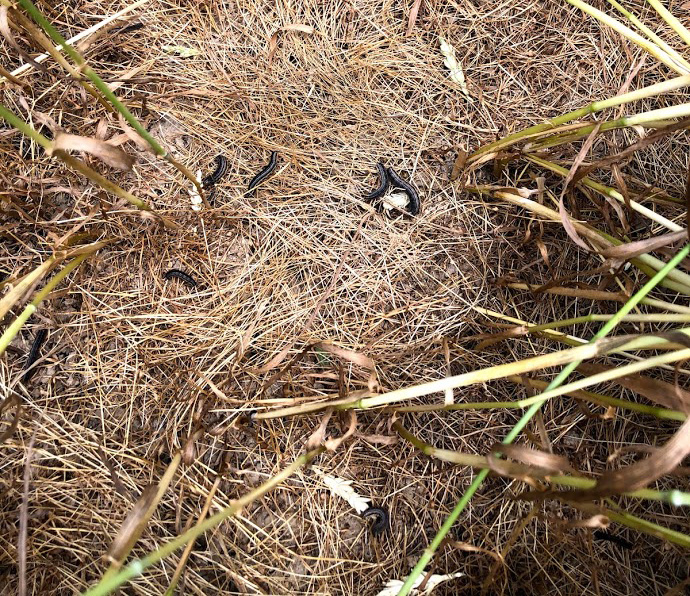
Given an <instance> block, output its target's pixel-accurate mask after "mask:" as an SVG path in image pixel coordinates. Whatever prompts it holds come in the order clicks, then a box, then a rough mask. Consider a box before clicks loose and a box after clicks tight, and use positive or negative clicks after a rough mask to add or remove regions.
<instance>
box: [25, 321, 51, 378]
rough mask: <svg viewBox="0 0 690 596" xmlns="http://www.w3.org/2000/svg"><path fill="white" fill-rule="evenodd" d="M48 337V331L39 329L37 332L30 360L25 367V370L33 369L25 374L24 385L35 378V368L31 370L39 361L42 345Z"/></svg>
mask: <svg viewBox="0 0 690 596" xmlns="http://www.w3.org/2000/svg"><path fill="white" fill-rule="evenodd" d="M47 336H48V330H47V329H39V330H38V331H37V332H36V338H35V339H34V343H33V344H31V351H30V352H29V358H28V359H27V361H26V365H25V366H24V368H25V369H31V370H27V371H26V372H25V373H24V379H23V381H24V384H26V383H28V382H29V379H31V377H33V375H34V373H35V372H36V369H35V368H31V365H32V364H33V363H34V362H36V360H38V356H39V353H40V351H41V345H42V344H43V342H44V341H45V339H46V337H47Z"/></svg>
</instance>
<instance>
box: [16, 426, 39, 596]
mask: <svg viewBox="0 0 690 596" xmlns="http://www.w3.org/2000/svg"><path fill="white" fill-rule="evenodd" d="M35 441H36V432H35V431H34V434H33V435H31V440H30V441H29V445H28V446H27V448H26V461H25V462H24V490H23V491H22V504H21V508H20V511H19V542H18V544H17V555H18V558H19V590H18V592H19V596H26V594H27V581H26V555H27V553H26V540H27V535H28V531H29V484H30V482H31V459H32V457H33V454H34V442H35Z"/></svg>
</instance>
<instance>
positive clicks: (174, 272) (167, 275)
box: [163, 269, 196, 288]
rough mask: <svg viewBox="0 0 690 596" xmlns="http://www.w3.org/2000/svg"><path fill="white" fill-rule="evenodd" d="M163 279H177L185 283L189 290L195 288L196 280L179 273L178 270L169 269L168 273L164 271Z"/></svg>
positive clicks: (186, 274) (182, 272)
mask: <svg viewBox="0 0 690 596" xmlns="http://www.w3.org/2000/svg"><path fill="white" fill-rule="evenodd" d="M163 278H164V279H179V280H180V281H182V282H184V283H186V284H187V285H188V286H189V287H190V288H194V287H196V280H195V279H194V278H193V277H192V276H191V275H189V274H188V273H185V272H184V271H180V270H179V269H171V270H170V271H166V272H165V275H163Z"/></svg>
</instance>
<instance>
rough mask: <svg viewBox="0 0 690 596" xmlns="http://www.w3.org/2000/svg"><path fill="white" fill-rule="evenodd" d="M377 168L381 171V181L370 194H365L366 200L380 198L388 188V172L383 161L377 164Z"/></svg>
mask: <svg viewBox="0 0 690 596" xmlns="http://www.w3.org/2000/svg"><path fill="white" fill-rule="evenodd" d="M376 169H377V170H378V171H379V180H380V181H381V182H380V184H379V186H378V188H375V189H374V190H372V191H371V192H370V193H369V194H367V195H364V200H366V201H373V200H374V199H378V198H379V197H380V196H382V195H383V193H385V192H386V190H387V189H388V174H386V168H385V167H384V165H383V164H382V163H381V162H379V163H377V164H376Z"/></svg>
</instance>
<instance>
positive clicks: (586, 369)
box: [577, 362, 690, 412]
mask: <svg viewBox="0 0 690 596" xmlns="http://www.w3.org/2000/svg"><path fill="white" fill-rule="evenodd" d="M612 368H614V367H612V366H605V365H603V364H596V363H594V362H583V363H581V364H580V365H579V366H578V367H577V370H578V371H579V372H581V373H582V374H584V375H586V376H592V375H596V374H598V373H602V372H606V371H608V370H611V369H612ZM612 381H613V382H614V383H616V384H618V385H621V386H622V387H625V388H626V389H630V390H631V391H634V392H635V393H637V394H639V395H642V396H643V397H646V398H647V399H648V400H650V401H652V402H654V403H655V404H658V405H660V406H663V407H664V408H669V409H671V410H680V411H685V412H687V411H688V410H690V391H686V390H685V389H681V388H680V387H678V386H676V385H672V384H671V383H667V382H665V381H661V380H659V379H652V378H650V377H646V376H644V375H640V374H632V375H625V376H622V377H617V378H615V379H612Z"/></svg>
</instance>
